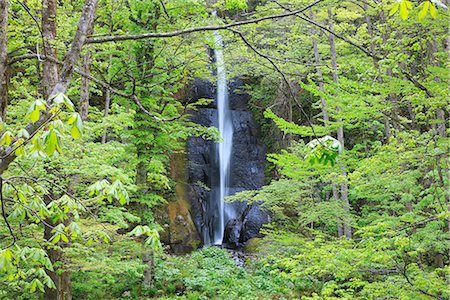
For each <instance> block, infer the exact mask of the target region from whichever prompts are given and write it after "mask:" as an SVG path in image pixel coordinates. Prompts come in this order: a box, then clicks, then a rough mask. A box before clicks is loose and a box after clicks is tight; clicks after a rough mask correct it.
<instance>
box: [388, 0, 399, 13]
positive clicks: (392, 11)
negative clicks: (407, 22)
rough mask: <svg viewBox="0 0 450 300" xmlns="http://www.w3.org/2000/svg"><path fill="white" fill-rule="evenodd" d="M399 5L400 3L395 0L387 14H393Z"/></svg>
mask: <svg viewBox="0 0 450 300" xmlns="http://www.w3.org/2000/svg"><path fill="white" fill-rule="evenodd" d="M399 6H400V3H398V2H395V3H394V4H392V6H391V11H390V12H389V15H390V16H392V15H394V14H395V13H396V12H397V11H398V8H399Z"/></svg>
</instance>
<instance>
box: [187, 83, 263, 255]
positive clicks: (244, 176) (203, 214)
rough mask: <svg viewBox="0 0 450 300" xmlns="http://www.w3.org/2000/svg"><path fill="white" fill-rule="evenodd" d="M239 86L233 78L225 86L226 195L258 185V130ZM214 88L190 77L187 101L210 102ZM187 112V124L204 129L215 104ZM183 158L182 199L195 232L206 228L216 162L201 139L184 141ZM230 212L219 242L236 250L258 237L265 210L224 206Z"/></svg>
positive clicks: (208, 144) (214, 113)
mask: <svg viewBox="0 0 450 300" xmlns="http://www.w3.org/2000/svg"><path fill="white" fill-rule="evenodd" d="M242 86H243V83H242V81H241V80H239V79H235V80H232V81H231V82H229V84H228V89H229V90H228V98H229V106H230V109H231V116H232V119H233V129H234V133H233V150H232V155H231V176H230V177H231V178H230V183H229V191H230V194H231V195H233V194H234V193H236V192H238V191H243V190H250V189H258V188H260V187H261V186H262V185H263V184H264V167H265V155H266V150H265V147H264V145H263V144H262V143H261V142H260V138H259V128H258V126H257V125H256V123H255V121H254V120H253V117H252V114H251V113H250V111H249V110H248V107H247V102H248V99H249V96H248V95H247V94H245V93H243V92H242ZM214 97H215V87H214V85H213V84H212V83H210V82H208V81H206V80H200V79H196V80H195V81H194V83H193V86H192V88H191V91H190V99H192V100H196V99H200V98H209V99H213V98H214ZM191 113H192V121H193V122H195V123H198V124H201V125H204V126H217V123H218V120H217V118H218V114H217V109H216V102H215V100H214V102H212V103H210V104H209V105H207V106H206V107H204V108H200V109H198V110H197V111H195V112H191ZM187 160H188V200H189V202H190V207H191V215H192V219H193V221H194V223H195V224H196V226H197V229H198V231H199V232H200V233H201V232H203V230H202V228H203V227H204V226H205V225H208V224H212V218H214V216H212V215H211V212H212V211H214V208H213V207H210V206H211V204H210V203H211V201H210V200H211V197H212V192H211V190H212V189H213V187H214V186H216V185H217V183H218V177H219V175H218V169H217V166H218V162H217V160H218V159H217V157H216V152H215V143H214V142H212V141H207V140H204V139H203V138H201V137H190V138H189V139H188V141H187ZM225 205H231V206H233V208H234V211H235V212H236V214H235V215H234V216H228V217H227V219H226V220H225V222H226V223H225V224H226V229H225V234H224V241H223V243H224V244H227V245H229V246H232V247H238V246H240V245H242V244H243V243H244V242H246V241H247V240H248V239H250V238H253V237H258V236H260V234H259V230H260V228H261V226H262V225H263V224H265V223H267V222H268V220H269V216H268V214H267V212H264V211H262V210H261V209H259V208H258V206H257V205H253V206H249V205H247V204H246V203H226V204H225Z"/></svg>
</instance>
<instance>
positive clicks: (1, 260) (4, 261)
mask: <svg viewBox="0 0 450 300" xmlns="http://www.w3.org/2000/svg"><path fill="white" fill-rule="evenodd" d="M13 258H14V254H13V252H12V251H11V249H9V248H7V249H5V250H2V251H0V270H3V271H6V272H9V271H11V270H12V268H13V263H12V260H13Z"/></svg>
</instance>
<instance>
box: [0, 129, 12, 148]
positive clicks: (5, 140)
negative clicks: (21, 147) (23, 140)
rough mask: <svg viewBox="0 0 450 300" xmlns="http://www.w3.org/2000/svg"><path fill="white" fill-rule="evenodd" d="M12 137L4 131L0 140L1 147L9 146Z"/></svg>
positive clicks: (8, 132)
mask: <svg viewBox="0 0 450 300" xmlns="http://www.w3.org/2000/svg"><path fill="white" fill-rule="evenodd" d="M12 139H13V135H12V133H11V132H10V131H5V132H4V133H3V135H2V137H1V138H0V145H2V146H9V145H10V144H11V142H12Z"/></svg>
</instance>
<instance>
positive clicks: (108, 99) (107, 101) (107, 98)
mask: <svg viewBox="0 0 450 300" xmlns="http://www.w3.org/2000/svg"><path fill="white" fill-rule="evenodd" d="M110 103H111V91H110V90H109V89H106V90H105V114H104V116H105V118H106V117H108V113H109V105H110ZM107 134H108V130H107V128H105V129H103V135H102V144H105V143H106V136H107Z"/></svg>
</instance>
